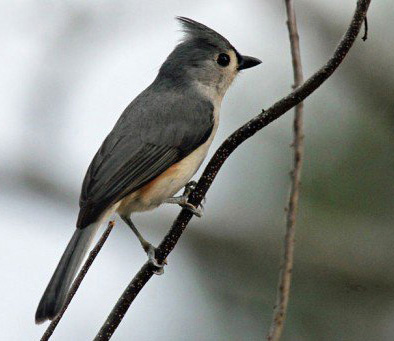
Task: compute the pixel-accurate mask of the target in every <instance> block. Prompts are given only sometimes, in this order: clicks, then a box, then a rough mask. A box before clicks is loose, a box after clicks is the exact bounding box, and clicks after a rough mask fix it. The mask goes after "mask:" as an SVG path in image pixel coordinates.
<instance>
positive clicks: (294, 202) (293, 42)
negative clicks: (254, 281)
mask: <svg viewBox="0 0 394 341" xmlns="http://www.w3.org/2000/svg"><path fill="white" fill-rule="evenodd" d="M285 5H286V13H287V27H288V30H289V39H290V50H291V57H292V64H293V72H294V88H298V87H299V86H301V84H302V83H303V82H304V77H303V74H302V64H301V54H300V40H299V35H298V30H297V22H296V15H295V9H294V3H293V0H285ZM303 109H304V103H303V102H300V103H299V104H297V105H296V107H295V109H294V122H293V131H294V140H293V148H294V160H293V170H292V171H291V174H290V176H291V186H290V197H289V203H288V206H287V216H286V236H285V245H284V257H283V258H284V259H283V264H282V269H281V273H280V277H279V284H278V294H277V296H278V297H277V302H276V308H275V311H274V314H273V320H272V323H271V328H270V332H269V334H268V336H267V340H269V341H278V340H279V339H280V336H281V335H282V331H283V326H284V322H285V319H286V312H287V306H288V303H289V295H290V285H291V275H292V270H293V261H294V242H295V225H296V219H297V210H298V197H299V191H300V179H301V169H302V159H303V154H304V143H303V139H304V135H303V117H302V116H303Z"/></svg>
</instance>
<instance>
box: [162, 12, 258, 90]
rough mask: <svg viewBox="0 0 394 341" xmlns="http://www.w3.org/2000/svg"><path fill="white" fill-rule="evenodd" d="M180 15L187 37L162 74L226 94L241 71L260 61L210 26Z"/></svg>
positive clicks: (178, 80)
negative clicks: (239, 48)
mask: <svg viewBox="0 0 394 341" xmlns="http://www.w3.org/2000/svg"><path fill="white" fill-rule="evenodd" d="M177 19H178V20H179V21H180V23H181V24H182V28H183V31H184V32H185V37H184V39H183V40H182V41H181V42H180V43H179V44H178V45H177V46H176V47H175V49H174V50H173V51H172V53H171V54H170V55H169V56H168V58H167V60H166V61H165V62H164V63H163V65H162V67H161V68H160V72H159V75H158V77H159V78H164V79H167V80H171V81H173V82H174V83H175V84H178V85H179V86H185V85H197V86H199V87H200V88H201V89H202V90H204V92H210V93H212V92H216V95H219V96H220V97H223V95H224V93H225V92H226V90H227V89H228V87H229V86H230V84H231V83H232V81H233V80H234V78H235V76H236V75H237V74H238V73H239V71H241V70H244V69H248V68H251V67H253V66H256V65H258V64H260V63H261V61H260V60H259V59H257V58H254V57H249V56H243V55H241V54H240V53H239V52H238V51H237V50H236V49H235V48H234V46H232V45H231V44H230V42H229V41H228V40H227V39H226V38H224V37H223V36H221V35H220V34H219V33H217V32H215V31H214V30H212V29H210V28H209V27H207V26H205V25H203V24H200V23H198V22H196V21H194V20H192V19H188V18H185V17H177ZM212 95H213V94H212Z"/></svg>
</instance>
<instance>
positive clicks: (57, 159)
mask: <svg viewBox="0 0 394 341" xmlns="http://www.w3.org/2000/svg"><path fill="white" fill-rule="evenodd" d="M353 7H354V1H348V2H345V3H344V2H343V1H339V0H336V1H331V2H327V1H314V2H310V1H301V2H299V3H297V13H298V24H299V26H300V36H301V51H302V58H303V64H304V69H305V73H306V76H308V75H310V74H311V73H312V72H313V71H315V70H316V68H317V67H319V66H320V65H322V64H323V63H324V62H325V60H326V59H327V58H328V57H329V56H330V54H331V53H332V51H333V49H334V47H335V44H336V43H337V42H338V40H339V39H340V37H341V36H342V34H343V32H344V30H345V28H346V26H347V24H348V22H349V19H350V17H351V14H352V11H353ZM175 15H184V16H189V17H192V18H194V19H196V20H198V21H201V22H203V23H206V24H207V25H209V26H211V27H213V28H214V29H216V30H218V31H219V32H220V33H222V34H223V35H224V36H226V37H227V38H228V39H229V40H230V41H231V42H232V43H233V44H234V45H235V46H236V47H237V48H238V49H239V50H240V51H241V52H243V53H245V54H249V55H254V56H256V57H259V58H261V59H262V60H263V64H262V65H261V66H260V67H259V68H255V69H252V70H247V71H245V72H244V73H243V74H242V75H241V76H240V77H239V79H237V81H236V82H235V84H234V86H233V87H232V88H231V89H230V91H229V93H228V94H227V96H226V98H225V101H224V103H223V106H222V118H221V127H220V130H219V133H218V136H217V138H216V141H215V144H214V146H213V148H212V149H214V148H216V147H217V146H218V145H219V144H220V141H222V140H223V139H224V138H225V136H227V135H228V134H229V133H230V132H231V131H232V130H234V129H235V128H236V127H238V126H239V125H240V124H241V123H243V122H245V121H246V120H247V119H248V118H250V117H252V116H253V115H254V114H256V113H258V112H259V111H260V109H261V108H262V107H268V106H269V105H270V104H272V103H273V102H274V101H275V100H277V99H278V98H279V97H280V96H283V95H285V94H286V93H287V92H288V91H289V90H290V86H291V80H292V70H291V63H290V53H289V43H288V37H287V30H286V26H285V12H284V6H283V4H282V3H281V2H280V1H276V2H273V1H256V0H250V1H243V2H239V1H238V2H227V1H216V2H214V3H212V2H210V1H200V2H189V1H183V2H179V1H166V2H153V1H152V2H138V1H125V0H116V1H94V2H93V1H85V2H81V1H65V2H39V3H30V2H27V1H26V2H3V3H1V4H0V28H1V29H0V35H1V41H2V49H1V50H2V52H1V54H0V62H1V65H2V68H1V69H2V70H1V78H0V84H1V88H0V96H1V97H0V99H1V103H2V110H1V112H0V119H1V134H0V156H1V163H0V188H1V191H0V217H1V228H2V238H1V241H0V250H1V251H0V264H1V269H2V273H3V276H2V279H1V281H0V289H1V292H2V300H1V309H0V328H1V332H2V334H1V338H4V339H5V340H27V339H29V340H30V339H38V338H39V336H40V335H41V334H42V332H43V330H44V328H45V327H44V326H40V327H37V326H35V325H34V322H33V316H34V311H35V308H36V305H37V303H38V300H39V298H40V295H41V294H42V292H43V290H44V288H45V285H46V284H47V281H48V280H49V278H50V276H51V274H52V271H53V270H54V268H55V266H56V263H57V261H58V259H59V257H60V255H61V253H62V251H63V249H64V247H65V245H66V243H67V241H68V238H69V237H70V236H71V234H72V229H73V226H74V224H75V219H76V215H77V204H78V195H79V193H78V192H79V188H80V184H81V181H82V178H83V175H84V172H85V170H86V168H87V166H88V163H89V161H90V159H91V158H92V156H93V155H94V153H95V151H96V150H97V148H98V147H99V145H100V142H101V141H102V140H103V138H104V137H105V135H106V134H107V133H108V131H109V130H110V129H111V127H112V125H113V124H114V122H115V121H116V119H117V117H118V116H119V114H120V113H121V111H122V110H123V108H124V107H125V106H126V105H127V104H128V102H129V101H131V99H132V98H134V97H135V96H136V95H137V94H138V93H139V92H140V91H141V90H143V88H144V87H146V86H147V85H148V84H149V83H150V82H151V81H152V80H153V78H154V77H155V74H156V72H157V70H158V68H159V66H160V64H161V63H162V61H163V60H164V58H165V57H166V56H167V54H168V53H169V52H170V51H171V49H172V48H173V46H174V45H175V44H176V42H177V41H178V40H179V38H180V33H179V32H177V29H178V27H177V26H176V23H175V21H174V20H173V17H174V16H175ZM392 15H393V13H392V4H391V2H390V1H388V0H386V1H383V0H382V1H379V2H378V1H375V2H373V3H372V5H371V9H370V13H369V26H370V32H369V39H368V40H367V42H366V43H363V42H362V41H361V39H359V40H358V42H357V44H356V46H355V47H354V48H353V49H352V51H351V52H350V54H349V56H348V58H347V59H346V60H345V62H344V63H343V65H342V66H341V67H340V68H339V70H338V71H337V72H336V74H335V75H334V76H333V77H332V78H331V79H330V80H329V81H328V82H326V83H325V84H324V85H323V86H322V87H321V88H320V89H319V90H318V91H317V92H316V93H315V94H313V95H312V96H311V97H310V98H309V99H308V100H307V101H306V103H305V111H306V113H305V116H306V117H305V125H306V126H305V135H306V140H305V141H306V150H305V163H304V170H303V178H302V193H301V203H300V214H299V219H298V223H297V229H298V231H297V244H296V259H295V268H294V277H293V287H292V293H291V301H290V307H289V314H288V319H287V322H286V328H285V335H284V337H283V340H284V341H286V340H287V341H294V340H296V341H297V340H302V341H305V340H307V341H308V340H311V341H315V340H327V341H328V340H330V341H331V340H347V341H352V340H354V341H356V340H357V341H359V340H387V341H389V340H392V339H393V335H394V322H393V321H394V267H393V266H392V259H393V258H394V248H393V247H392V244H393V241H394V229H393V227H394V226H393V225H394V224H393V221H394V200H393V198H394V181H393V179H394V154H393V150H394V129H393V127H394V114H393V113H394V97H393V93H394V63H393V60H394V49H393V46H394V44H393V38H392V36H393V34H392V33H393V32H392V31H393V29H392V27H391V26H390V22H392V19H393V18H392ZM291 116H292V115H291V113H288V114H287V115H286V116H285V117H284V118H281V119H280V120H278V121H276V122H274V123H273V124H272V125H270V126H269V127H267V128H266V129H264V130H263V131H262V132H261V133H260V134H258V135H257V136H256V137H254V138H252V139H251V140H249V141H247V142H246V143H245V144H244V145H242V146H241V147H240V148H239V150H238V151H236V152H235V153H234V155H233V156H232V157H231V158H230V159H229V160H228V162H227V164H226V165H225V166H224V167H223V170H222V171H221V173H220V174H219V177H218V178H217V180H216V181H215V183H214V185H213V187H212V188H211V190H210V192H209V193H208V197H207V203H206V210H205V216H204V218H202V219H200V220H199V219H193V221H192V223H191V224H190V226H189V228H188V230H187V231H186V233H185V234H184V236H183V237H182V239H181V241H180V243H179V244H178V246H177V248H176V250H175V251H174V252H173V254H171V256H170V258H169V259H168V261H169V266H168V267H167V268H166V273H165V275H164V276H162V277H156V278H154V279H153V280H152V281H151V282H150V283H149V284H148V286H147V287H146V288H144V290H143V292H142V293H141V294H140V296H139V297H138V299H137V300H136V302H135V304H134V305H133V306H132V308H131V310H130V311H129V313H128V314H127V316H126V318H125V319H124V321H123V323H122V324H121V326H120V327H119V329H118V330H117V332H116V334H115V336H114V340H129V339H136V340H152V339H154V338H158V337H160V338H161V339H164V340H261V339H262V337H263V336H264V335H265V334H266V333H267V328H268V326H269V323H270V320H271V314H272V307H273V305H274V303H275V295H276V283H277V277H278V269H279V265H280V260H281V255H282V243H283V234H284V212H283V209H284V205H285V203H286V198H287V191H288V188H289V178H288V172H289V170H290V165H291V157H292V155H291V149H290V148H289V144H290V142H291V120H292V117H291ZM212 152H213V150H212V151H211V153H212ZM178 211H179V209H178V208H175V207H167V206H165V207H162V208H160V209H158V210H156V211H154V212H152V213H146V214H139V215H136V217H135V222H136V223H137V224H138V225H139V226H141V230H142V231H143V232H144V234H145V235H146V236H147V238H148V239H151V240H153V241H154V242H155V243H157V242H158V241H159V240H160V239H161V237H162V236H163V235H164V233H165V232H166V230H167V229H168V228H169V226H170V224H171V222H172V220H173V219H174V217H175V215H176V214H177V212H178ZM143 261H145V255H144V254H143V252H142V250H140V247H139V245H138V242H137V241H136V239H135V238H134V237H133V236H132V235H131V233H130V232H129V231H128V230H127V228H126V227H125V226H124V225H123V224H122V223H121V222H119V221H118V223H117V227H116V229H115V230H114V232H113V233H112V235H111V236H110V238H109V240H108V242H107V244H106V245H105V247H104V249H103V251H102V253H101V254H100V256H99V257H98V260H97V262H96V263H95V264H94V266H93V268H92V270H91V272H90V273H89V275H88V276H87V278H86V281H85V282H84V283H83V285H82V286H81V288H80V291H79V292H78V294H77V296H76V298H75V300H74V301H73V303H72V305H71V306H70V308H69V310H68V311H67V313H66V315H65V316H64V320H63V321H62V323H61V324H60V325H59V327H58V329H57V330H56V334H55V335H54V337H56V340H86V339H92V337H93V336H94V335H95V333H96V332H97V330H98V328H99V327H100V326H101V324H102V322H103V321H104V319H105V317H106V316H107V314H108V313H109V311H110V309H111V308H112V306H113V304H114V302H115V301H116V299H117V297H118V296H119V295H120V293H121V292H122V290H123V288H124V287H125V286H126V284H127V283H128V281H129V280H130V279H131V278H132V276H133V274H134V273H135V272H136V271H137V270H138V269H139V266H140V265H141V264H142V262H143Z"/></svg>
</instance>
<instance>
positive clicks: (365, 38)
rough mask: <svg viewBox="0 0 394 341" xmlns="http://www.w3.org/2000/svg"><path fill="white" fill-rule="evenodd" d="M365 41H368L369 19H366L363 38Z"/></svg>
mask: <svg viewBox="0 0 394 341" xmlns="http://www.w3.org/2000/svg"><path fill="white" fill-rule="evenodd" d="M361 39H362V40H363V41H366V40H367V39H368V18H367V17H365V18H364V35H363V37H362V38H361Z"/></svg>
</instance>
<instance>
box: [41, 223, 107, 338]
mask: <svg viewBox="0 0 394 341" xmlns="http://www.w3.org/2000/svg"><path fill="white" fill-rule="evenodd" d="M114 225H115V222H113V221H110V222H109V223H108V226H107V229H106V230H105V231H104V233H103V234H102V236H101V237H100V239H99V240H98V242H97V244H96V245H95V246H94V248H93V249H92V251H90V253H89V257H88V258H87V259H86V262H85V264H84V265H83V266H82V268H81V270H80V271H79V273H78V276H77V277H76V278H75V280H74V282H73V284H72V286H71V288H70V291H69V293H68V294H67V298H66V302H65V303H64V306H63V308H62V309H61V310H60V312H59V314H58V315H57V316H56V317H55V318H54V319H53V320H52V322H51V323H50V325H49V326H48V328H47V330H46V331H45V333H44V335H43V336H42V338H41V341H47V340H49V338H50V337H51V335H52V334H53V332H54V331H55V329H56V327H57V325H58V323H59V321H60V320H61V318H62V317H63V314H64V312H65V311H66V310H67V308H68V306H69V304H70V302H71V300H72V299H73V297H74V295H75V293H76V292H77V290H78V288H79V286H80V285H81V283H82V281H83V279H84V278H85V276H86V274H87V272H88V270H89V268H90V266H91V265H92V263H93V261H94V259H95V258H96V256H97V255H98V253H99V252H100V250H101V248H102V247H103V245H104V243H105V241H106V240H107V238H108V236H109V234H110V233H111V231H112V228H113V227H114Z"/></svg>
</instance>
